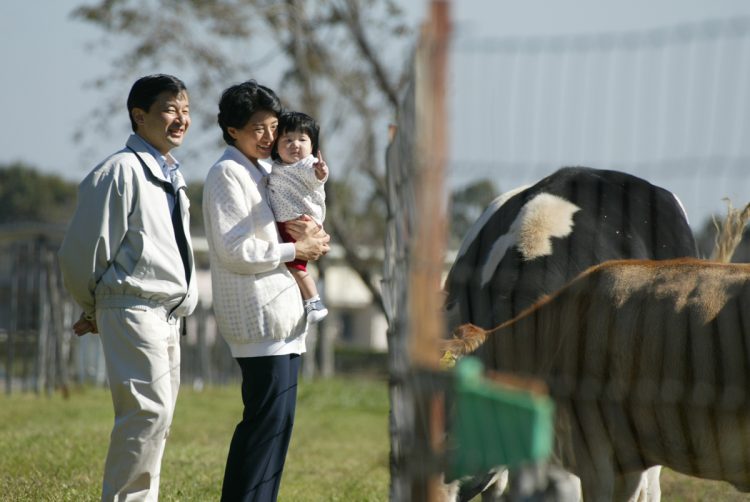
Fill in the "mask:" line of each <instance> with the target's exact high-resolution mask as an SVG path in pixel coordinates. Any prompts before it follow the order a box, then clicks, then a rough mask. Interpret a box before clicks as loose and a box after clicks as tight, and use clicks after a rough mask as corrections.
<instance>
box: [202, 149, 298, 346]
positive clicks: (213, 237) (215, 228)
mask: <svg viewBox="0 0 750 502" xmlns="http://www.w3.org/2000/svg"><path fill="white" fill-rule="evenodd" d="M261 169H263V170H261ZM261 169H259V168H258V167H256V166H255V165H254V164H253V163H251V162H250V161H249V160H248V159H247V157H245V156H244V155H243V154H242V153H241V152H240V151H239V150H237V149H236V148H235V147H233V146H230V147H228V148H227V149H226V150H225V151H224V154H223V155H222V156H221V158H220V159H219V160H218V161H217V162H216V164H214V165H213V167H211V169H210V170H209V172H208V175H207V177H206V183H205V185H204V188H203V218H204V225H205V229H206V238H207V240H208V247H209V258H210V265H211V286H212V290H213V309H214V314H215V316H216V321H217V325H218V328H219V332H220V333H221V335H222V336H223V337H224V339H225V340H226V342H227V343H228V345H229V347H230V349H231V351H232V355H233V356H234V357H252V356H261V355H275V354H284V353H302V352H304V349H305V348H304V334H305V320H304V319H305V318H304V313H303V307H302V298H301V295H300V291H299V288H298V287H297V283H296V282H295V281H294V279H293V278H292V276H291V274H290V273H289V271H288V270H287V267H286V266H284V262H286V261H291V260H292V259H293V258H294V244H291V243H281V242H280V239H279V234H278V230H277V228H276V223H275V220H274V215H273V212H272V211H271V208H270V206H269V205H268V202H267V200H268V199H267V190H266V183H265V180H266V175H267V169H268V165H267V164H262V165H261Z"/></svg>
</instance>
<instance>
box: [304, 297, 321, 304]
mask: <svg viewBox="0 0 750 502" xmlns="http://www.w3.org/2000/svg"><path fill="white" fill-rule="evenodd" d="M318 300H320V295H315V296H313V297H312V298H308V299H307V300H305V305H307V304H308V303H312V302H317V301H318Z"/></svg>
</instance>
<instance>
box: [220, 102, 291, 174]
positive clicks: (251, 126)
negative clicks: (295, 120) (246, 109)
mask: <svg viewBox="0 0 750 502" xmlns="http://www.w3.org/2000/svg"><path fill="white" fill-rule="evenodd" d="M278 125H279V119H278V117H277V116H276V114H275V113H273V112H272V111H268V110H259V111H257V112H255V113H253V114H252V115H250V120H248V121H247V124H245V126H244V127H243V128H242V129H237V128H236V127H228V128H227V132H228V133H229V135H230V136H231V137H232V138H234V146H235V147H236V148H237V149H238V150H239V151H240V152H242V153H243V154H244V155H245V157H247V158H248V159H250V161H251V162H252V163H253V164H257V163H258V159H265V158H267V157H270V156H271V147H272V146H273V140H274V139H276V128H277V127H278Z"/></svg>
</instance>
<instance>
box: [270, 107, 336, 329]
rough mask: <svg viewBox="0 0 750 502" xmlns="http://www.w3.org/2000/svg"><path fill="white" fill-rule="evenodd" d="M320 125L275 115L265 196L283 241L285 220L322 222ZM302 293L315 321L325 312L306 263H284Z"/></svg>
mask: <svg viewBox="0 0 750 502" xmlns="http://www.w3.org/2000/svg"><path fill="white" fill-rule="evenodd" d="M319 131H320V128H319V127H318V125H317V123H316V122H315V120H314V119H313V118H312V117H310V116H309V115H306V114H304V113H300V112H284V113H282V114H281V116H280V117H279V126H278V129H277V140H276V143H275V144H274V146H273V149H272V151H271V157H272V158H273V161H274V162H273V168H272V169H271V174H270V175H269V177H268V198H269V201H270V203H271V208H272V209H273V213H274V216H275V217H276V221H277V222H278V226H279V233H280V234H281V238H282V239H284V241H285V242H294V239H293V238H292V236H291V235H289V233H288V232H287V231H286V228H285V223H286V222H287V221H290V220H296V219H299V218H301V217H302V216H303V215H307V216H309V217H311V218H312V219H313V220H315V222H316V223H317V224H318V225H321V226H322V225H323V220H324V219H325V215H326V205H325V199H326V194H325V191H324V189H323V184H324V183H325V182H326V180H327V179H328V166H327V165H326V163H325V162H324V161H323V157H322V156H321V154H320V151H319V150H318V133H319ZM287 267H289V270H290V271H291V273H292V275H293V276H294V279H295V280H296V281H297V284H298V285H299V289H300V291H301V292H302V299H303V300H304V302H305V312H306V314H307V321H308V322H310V323H317V322H320V321H321V320H323V318H324V317H325V316H326V315H328V309H326V308H325V305H324V304H323V300H321V298H320V295H319V294H318V288H317V287H316V286H315V281H314V280H313V278H312V277H311V276H310V274H309V273H308V272H307V262H306V261H303V260H294V261H292V262H289V263H287Z"/></svg>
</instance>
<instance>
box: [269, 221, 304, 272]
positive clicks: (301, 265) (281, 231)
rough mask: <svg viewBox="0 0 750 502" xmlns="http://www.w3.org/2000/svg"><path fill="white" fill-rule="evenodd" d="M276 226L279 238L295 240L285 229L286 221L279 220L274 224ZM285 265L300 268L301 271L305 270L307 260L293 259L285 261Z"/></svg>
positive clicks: (285, 240) (289, 240) (288, 240)
mask: <svg viewBox="0 0 750 502" xmlns="http://www.w3.org/2000/svg"><path fill="white" fill-rule="evenodd" d="M276 226H278V227H279V235H281V240H283V241H284V242H297V241H296V240H295V239H294V237H292V236H291V235H289V232H287V231H286V222H285V221H280V222H278V223H277V224H276ZM286 266H287V267H289V268H293V269H295V270H301V271H303V272H307V261H306V260H299V259H297V260H293V261H290V262H287V264H286Z"/></svg>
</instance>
